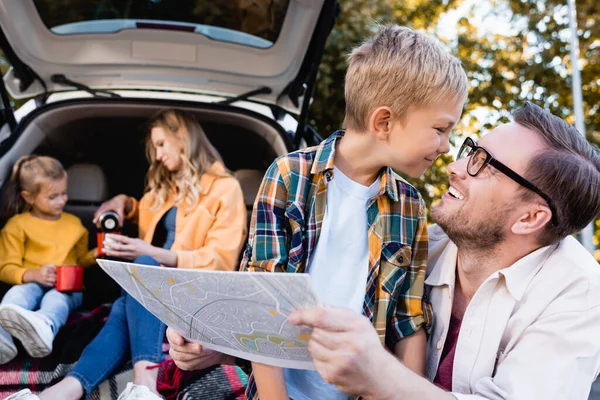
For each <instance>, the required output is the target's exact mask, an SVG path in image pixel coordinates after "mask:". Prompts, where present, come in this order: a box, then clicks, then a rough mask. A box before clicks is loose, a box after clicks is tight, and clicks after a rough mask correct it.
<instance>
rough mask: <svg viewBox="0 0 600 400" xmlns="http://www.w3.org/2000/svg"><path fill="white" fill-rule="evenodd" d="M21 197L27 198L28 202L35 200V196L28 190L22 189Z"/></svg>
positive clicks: (31, 202)
mask: <svg viewBox="0 0 600 400" xmlns="http://www.w3.org/2000/svg"><path fill="white" fill-rule="evenodd" d="M21 197H22V198H23V200H25V202H26V203H27V204H33V201H34V200H35V199H34V196H33V195H32V194H31V193H29V192H28V191H27V190H21Z"/></svg>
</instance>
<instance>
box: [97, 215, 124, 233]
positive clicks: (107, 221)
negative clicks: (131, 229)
mask: <svg viewBox="0 0 600 400" xmlns="http://www.w3.org/2000/svg"><path fill="white" fill-rule="evenodd" d="M118 228H119V214H117V213H116V212H114V211H112V210H110V211H106V212H103V213H102V214H101V215H100V217H99V218H98V229H100V230H101V231H102V232H113V231H116V230H117V229H118Z"/></svg>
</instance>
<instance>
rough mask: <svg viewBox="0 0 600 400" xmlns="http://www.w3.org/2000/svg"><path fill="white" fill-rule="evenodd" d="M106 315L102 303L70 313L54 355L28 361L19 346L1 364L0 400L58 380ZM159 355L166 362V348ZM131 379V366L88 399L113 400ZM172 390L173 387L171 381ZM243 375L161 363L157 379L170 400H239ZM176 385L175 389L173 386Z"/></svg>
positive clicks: (221, 369) (236, 370) (220, 368)
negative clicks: (12, 356)
mask: <svg viewBox="0 0 600 400" xmlns="http://www.w3.org/2000/svg"><path fill="white" fill-rule="evenodd" d="M109 311H110V305H108V304H103V305H101V306H98V307H95V308H93V309H92V310H91V311H78V312H75V313H73V314H72V315H71V316H70V317H69V320H68V321H67V323H66V325H65V326H64V327H63V328H62V329H61V330H60V332H59V333H58V335H57V336H56V339H55V340H54V345H53V351H52V354H50V355H49V356H48V357H45V358H42V359H32V358H30V357H28V356H27V354H26V353H25V350H23V348H22V347H21V345H20V343H18V341H15V342H16V344H17V347H18V348H19V356H17V358H15V359H14V360H13V361H11V362H10V363H8V364H5V365H0V398H2V399H3V398H5V397H6V396H8V395H10V394H13V393H15V392H18V391H19V390H21V389H24V388H29V389H31V391H32V392H34V393H39V392H41V391H42V390H44V389H46V388H47V387H49V386H51V385H52V384H54V383H56V382H58V381H60V380H61V379H62V378H63V377H64V376H65V375H66V374H67V373H69V371H71V369H72V368H73V366H74V365H75V363H76V362H77V360H78V359H79V357H80V355H81V353H82V352H83V350H84V348H85V347H86V346H87V345H88V343H89V342H91V340H92V339H93V338H94V337H95V336H96V335H97V334H98V332H99V331H100V329H101V328H102V326H103V324H104V322H105V321H106V318H107V317H108V314H109ZM163 350H164V351H165V353H166V355H167V358H168V343H165V345H164V347H163ZM132 379H133V368H132V365H131V362H127V363H126V364H125V365H123V366H122V367H121V368H120V370H119V371H117V372H116V373H115V374H114V375H113V376H111V377H110V378H109V379H108V380H107V381H105V382H104V383H103V384H102V385H100V387H99V388H98V389H97V390H96V391H95V392H94V393H92V394H91V395H90V397H89V398H90V399H92V400H109V399H110V400H116V399H117V397H118V396H119V394H120V393H121V392H122V391H123V390H124V389H125V386H126V385H127V382H131V381H132ZM175 380H176V381H178V382H177V383H178V384H177V385H173V382H174V381H175ZM246 382H247V378H246V375H245V374H244V373H243V372H242V371H241V369H239V368H238V367H234V366H215V367H212V368H208V369H206V370H202V371H191V372H182V371H180V370H178V369H177V368H176V366H175V365H174V364H173V363H164V365H163V366H162V367H161V369H160V370H159V374H158V387H159V388H161V387H163V388H164V390H163V391H162V392H161V394H162V395H163V396H165V397H169V398H173V399H178V400H182V399H203V398H210V399H217V400H218V399H223V400H225V399H227V400H230V399H231V400H234V399H243V398H244V391H245V387H246ZM173 386H177V387H175V388H174V387H173Z"/></svg>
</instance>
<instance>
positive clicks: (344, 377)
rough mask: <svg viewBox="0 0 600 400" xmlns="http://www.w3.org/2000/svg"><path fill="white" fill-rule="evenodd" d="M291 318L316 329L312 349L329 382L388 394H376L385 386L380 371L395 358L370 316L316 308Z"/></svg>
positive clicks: (364, 392) (362, 392)
mask: <svg viewBox="0 0 600 400" xmlns="http://www.w3.org/2000/svg"><path fill="white" fill-rule="evenodd" d="M289 320H290V322H291V323H293V324H294V325H306V326H310V327H312V328H313V332H312V336H311V339H310V341H309V343H308V350H309V351H310V354H311V355H312V357H313V360H314V363H315V366H316V367H317V371H318V372H319V374H321V377H322V378H323V379H324V380H325V381H326V382H328V383H333V384H335V385H336V386H337V387H338V388H339V389H340V390H341V391H343V392H345V393H348V394H354V395H361V396H363V397H365V398H384V397H385V396H381V394H380V393H375V391H377V390H378V389H379V388H380V387H381V384H380V383H379V382H378V378H379V376H380V374H379V372H380V371H381V370H382V369H384V368H385V365H386V363H389V362H390V361H389V359H390V358H391V359H392V360H391V362H394V361H395V358H394V357H393V356H392V355H391V354H390V353H388V351H387V350H386V349H385V348H384V347H383V345H382V344H381V341H380V340H379V337H378V336H377V333H376V331H375V329H374V328H373V325H372V324H371V322H370V321H369V320H368V319H367V318H365V317H364V316H362V315H358V314H356V313H355V312H353V311H351V310H349V309H343V308H330V307H315V308H311V309H307V310H300V311H295V312H294V313H292V314H291V315H290V317H289ZM396 362H397V361H396Z"/></svg>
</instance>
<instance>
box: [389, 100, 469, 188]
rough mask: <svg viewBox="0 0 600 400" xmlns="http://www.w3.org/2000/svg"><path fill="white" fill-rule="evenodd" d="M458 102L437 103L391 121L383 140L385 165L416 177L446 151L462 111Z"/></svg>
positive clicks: (448, 148)
mask: <svg viewBox="0 0 600 400" xmlns="http://www.w3.org/2000/svg"><path fill="white" fill-rule="evenodd" d="M462 109H463V103H462V102H448V101H445V102H441V103H438V104H433V105H431V106H429V107H424V108H421V109H417V110H411V111H409V112H408V113H407V116H406V118H405V119H404V120H403V121H400V120H397V119H396V120H392V121H391V122H390V123H391V124H392V128H391V133H390V135H389V139H388V141H387V145H388V146H387V151H386V153H387V157H389V162H388V164H387V165H389V166H391V167H392V168H394V169H396V170H398V171H400V172H402V173H404V174H406V175H408V176H410V177H412V178H418V177H420V176H421V175H423V173H424V172H425V170H426V169H427V168H428V167H429V166H431V164H433V162H434V161H435V160H436V158H437V157H438V156H439V155H440V154H445V153H447V152H448V151H449V150H450V142H449V137H450V132H451V131H452V129H453V128H454V127H455V126H456V124H457V123H458V120H459V119H460V116H461V114H462Z"/></svg>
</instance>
